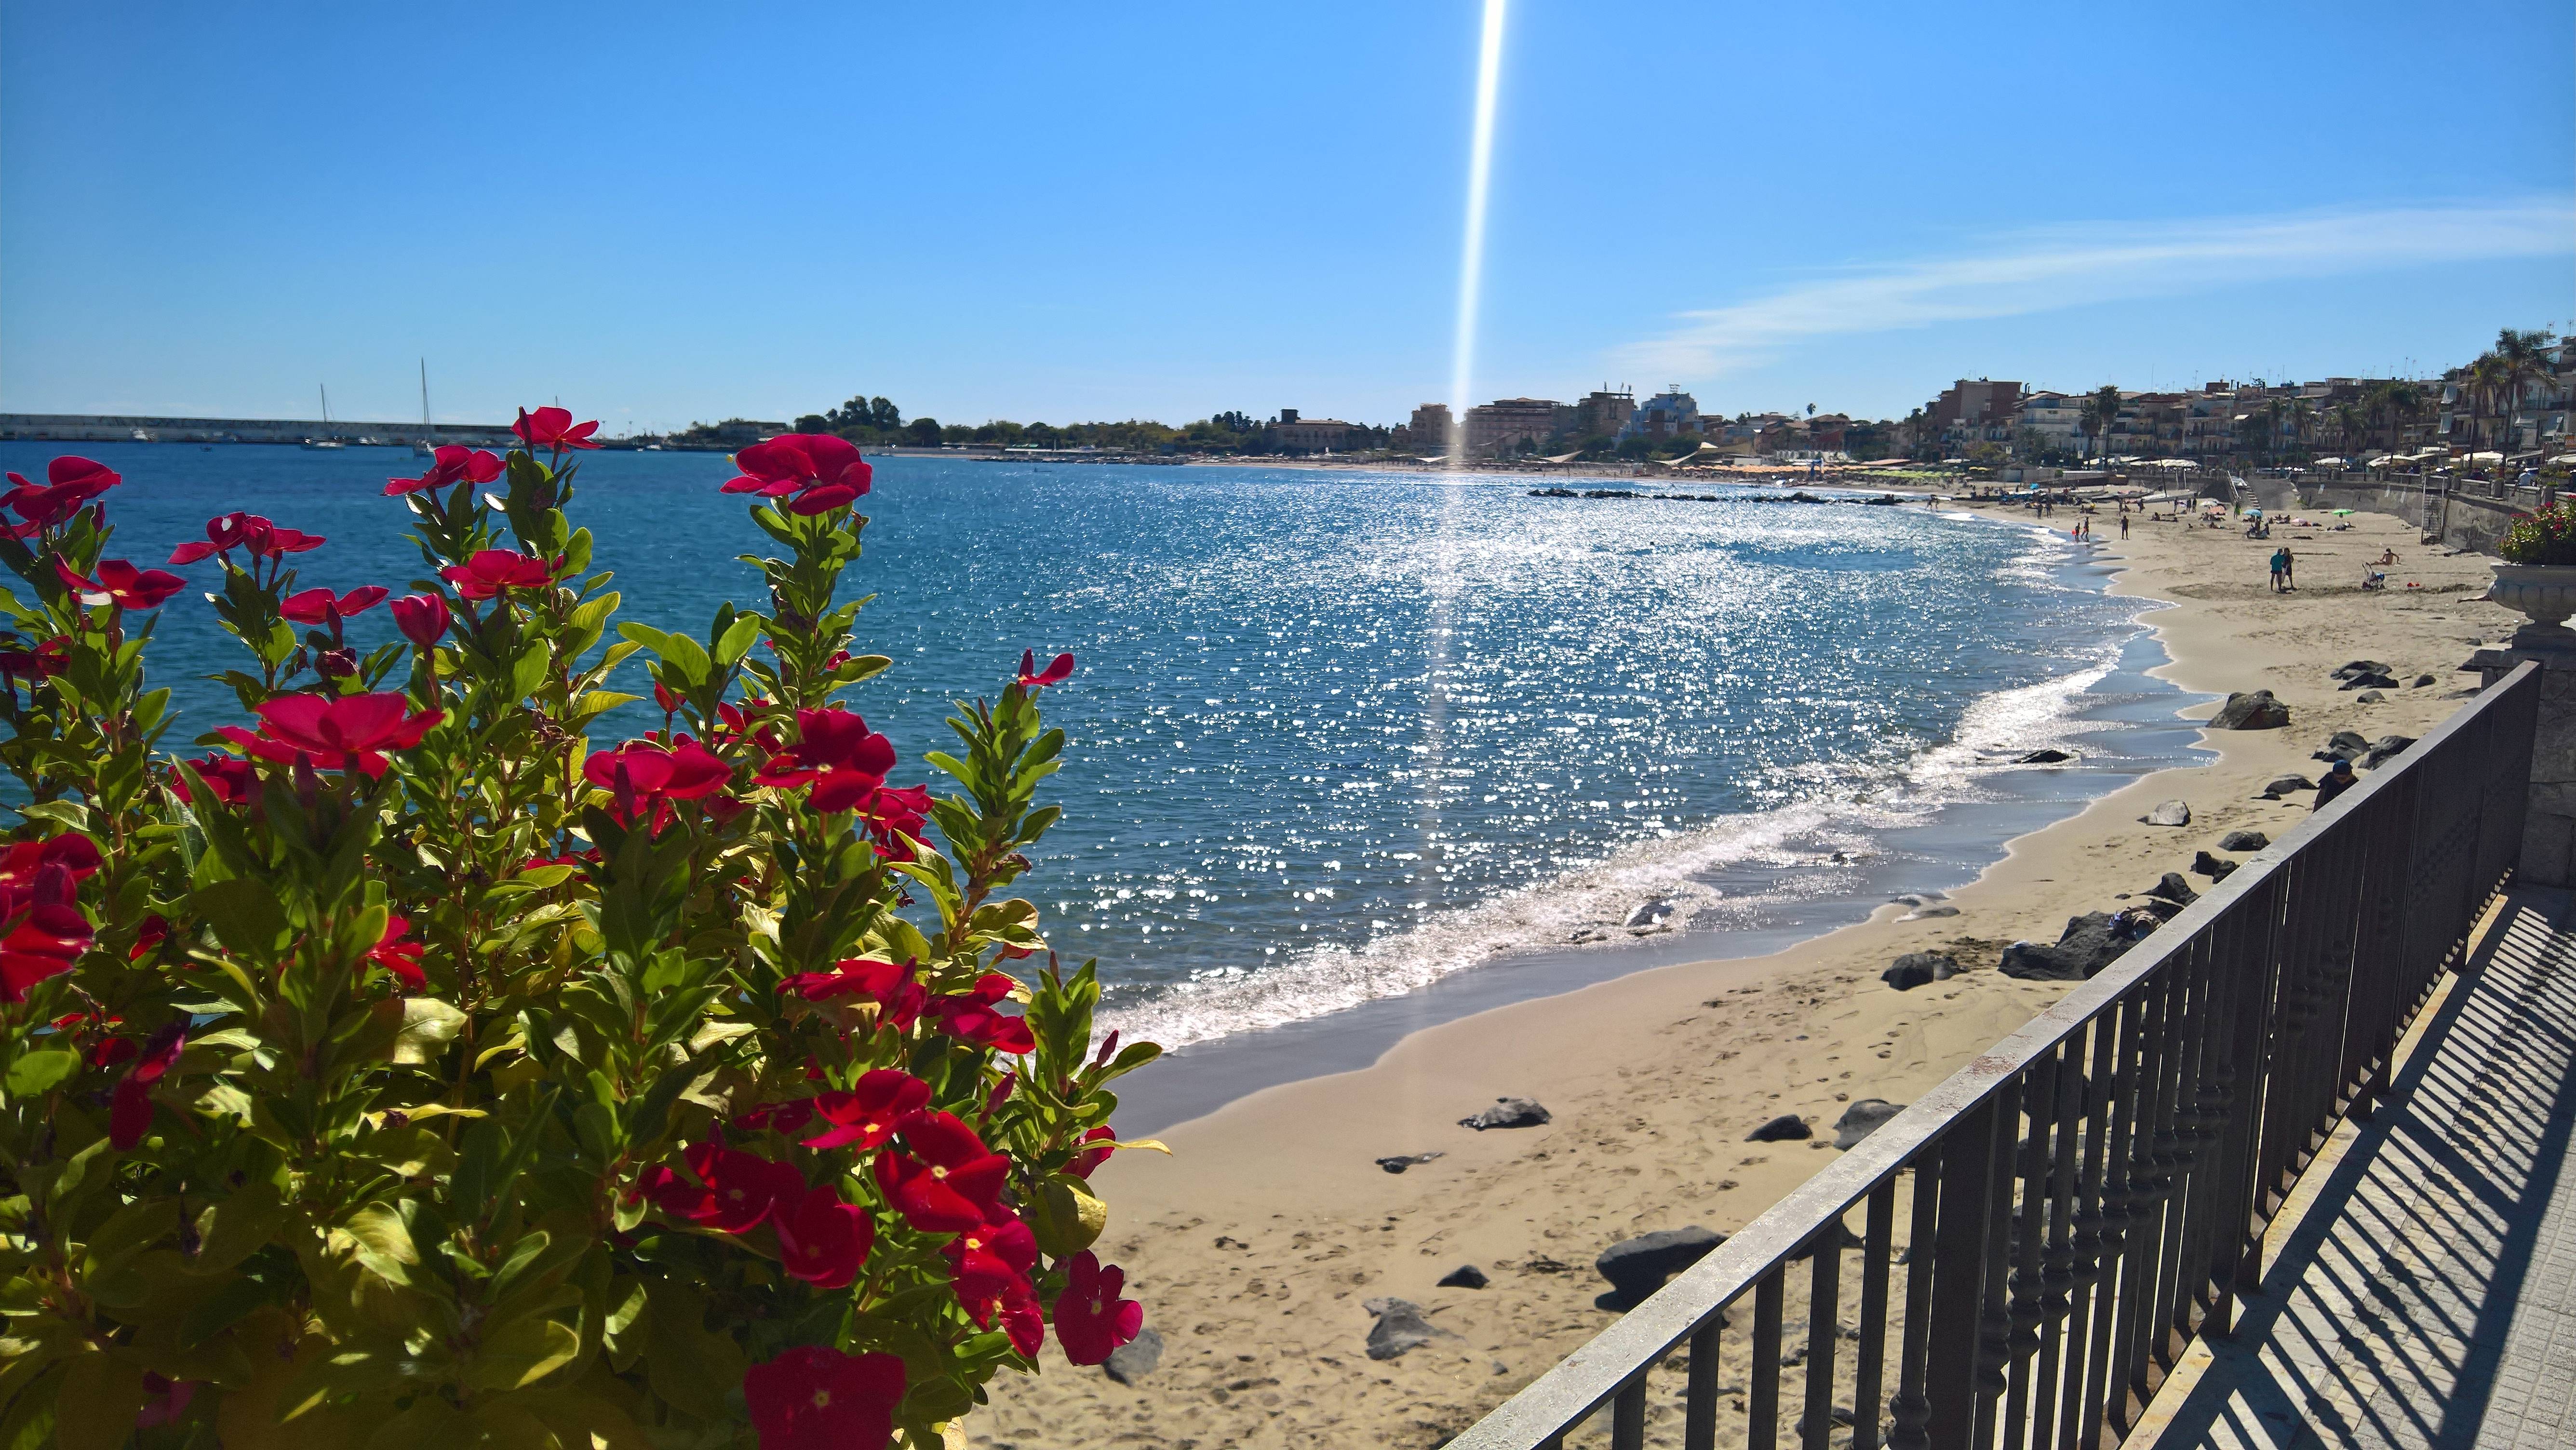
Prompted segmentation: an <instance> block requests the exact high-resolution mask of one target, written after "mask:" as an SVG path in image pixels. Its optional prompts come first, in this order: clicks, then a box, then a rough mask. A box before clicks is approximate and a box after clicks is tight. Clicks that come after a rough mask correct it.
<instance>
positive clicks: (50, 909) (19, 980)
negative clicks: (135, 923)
mask: <svg viewBox="0 0 2576 1450" xmlns="http://www.w3.org/2000/svg"><path fill="white" fill-rule="evenodd" d="M98 865H99V855H98V843H97V842H95V841H92V840H91V839H90V838H89V837H87V836H83V835H77V834H69V835H61V836H56V837H53V838H52V839H51V840H46V841H18V842H15V843H12V844H11V845H10V847H9V849H8V851H7V853H6V854H5V855H0V1002H23V1001H25V1000H27V992H28V990H29V989H31V988H33V987H34V986H35V985H36V984H37V983H39V982H42V981H46V980H48V979H50V978H53V977H59V976H61V975H62V974H63V973H65V972H68V971H70V970H71V969H72V964H73V963H74V962H77V961H79V960H80V959H81V957H82V955H83V954H85V953H87V952H88V951H89V949H90V947H91V945H92V944H93V943H95V942H96V941H97V940H98V933H97V930H96V929H95V928H93V927H92V926H91V925H90V921H89V918H88V917H87V916H84V915H82V914H81V909H80V904H79V899H78V896H77V894H76V893H75V891H74V887H75V886H76V885H77V883H79V882H80V881H81V880H82V879H84V878H85V877H87V876H89V875H90V874H91V873H92V872H94V871H96V870H98Z"/></svg>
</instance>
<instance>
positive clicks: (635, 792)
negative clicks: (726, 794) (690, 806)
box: [581, 735, 733, 826]
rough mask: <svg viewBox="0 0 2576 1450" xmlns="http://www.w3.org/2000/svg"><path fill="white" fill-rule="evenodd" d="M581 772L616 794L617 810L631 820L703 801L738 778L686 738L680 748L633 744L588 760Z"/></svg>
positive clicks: (649, 742) (654, 743) (643, 742)
mask: <svg viewBox="0 0 2576 1450" xmlns="http://www.w3.org/2000/svg"><path fill="white" fill-rule="evenodd" d="M581 773H582V776H583V777H584V778H585V779H587V780H588V781H589V782H590V783H591V784H592V785H595V786H599V787H601V788H602V789H604V790H609V791H613V792H615V793H616V796H617V812H618V814H619V815H620V816H621V817H623V818H624V819H625V820H627V821H629V822H632V821H634V820H635V819H636V818H637V816H639V815H640V814H642V810H643V807H645V806H647V805H650V806H653V807H655V813H656V815H657V816H658V815H659V814H660V807H662V806H664V805H665V804H667V803H668V802H671V801H693V800H702V799H704V798H706V797H707V796H711V795H714V794H715V793H716V792H717V791H720V790H722V789H724V788H725V786H726V784H727V783H728V782H730V781H731V780H732V779H733V767H732V766H730V765H727V764H725V763H724V762H723V761H722V760H720V759H718V758H717V757H716V756H715V755H714V754H712V753H711V752H709V751H708V749H707V748H706V747H705V746H703V745H700V744H699V743H698V742H696V741H694V740H691V739H690V738H689V737H687V736H686V735H683V736H681V737H680V741H679V744H677V745H664V744H662V743H661V742H660V741H658V740H629V741H627V742H626V743H625V744H623V745H620V746H618V747H617V748H616V749H615V750H609V751H603V752H601V753H600V754H597V755H593V756H591V757H590V758H589V759H587V760H584V761H583V762H582V763H581ZM656 824H657V826H658V824H659V822H658V820H657V822H656Z"/></svg>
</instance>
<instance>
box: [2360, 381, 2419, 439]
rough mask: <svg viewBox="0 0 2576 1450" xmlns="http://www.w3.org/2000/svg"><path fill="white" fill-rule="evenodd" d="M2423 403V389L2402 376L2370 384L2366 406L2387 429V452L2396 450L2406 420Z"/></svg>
mask: <svg viewBox="0 0 2576 1450" xmlns="http://www.w3.org/2000/svg"><path fill="white" fill-rule="evenodd" d="M2423 403H2424V392H2423V390H2422V389H2421V388H2418V387H2416V386H2415V385H2414V384H2413V383H2410V382H2408V381H2406V380H2405V379H2404V378H2390V379H2388V380H2387V381H2385V382H2378V383H2373V384H2371V386H2370V393H2369V395H2368V406H2369V409H2370V411H2371V413H2372V414H2373V415H2374V416H2375V417H2377V418H2378V419H2379V420H2380V421H2381V423H2383V424H2384V425H2386V427H2387V429H2388V448H2387V451H2388V452H2390V453H2394V452H2396V451H2397V444H2398V440H2399V438H2400V437H2401V435H2402V434H2403V433H2404V431H2405V427H2406V423H2407V420H2409V419H2411V418H2413V417H2414V416H2415V410H2416V409H2417V408H2419V407H2422V406H2423Z"/></svg>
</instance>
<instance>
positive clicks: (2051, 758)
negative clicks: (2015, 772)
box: [2013, 750, 2075, 765]
mask: <svg viewBox="0 0 2576 1450" xmlns="http://www.w3.org/2000/svg"><path fill="white" fill-rule="evenodd" d="M2074 758H2075V756H2074V754H2073V753H2072V752H2069V751H2064V750H2034V751H2032V752H2031V753H2030V754H2028V755H2025V756H2023V757H2021V758H2020V759H2019V760H2016V761H2014V762H2013V763H2014V764H2015V765H2063V764H2064V763H2066V762H2067V761H2070V760H2073V759H2074Z"/></svg>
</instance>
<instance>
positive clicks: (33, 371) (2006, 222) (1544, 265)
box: [0, 0, 2576, 432]
mask: <svg viewBox="0 0 2576 1450" xmlns="http://www.w3.org/2000/svg"><path fill="white" fill-rule="evenodd" d="M1477 24H1478V11H1477V7H1476V6H1475V5H1474V4H1471V3H1436V4H1435V3H1404V4H1397V5H1387V4H1383V3H1378V4H1345V3H1336V0H1310V3H1307V4H1303V5H1299V6H1295V7H1285V6H1281V7H1272V6H1258V7H1256V6H1246V5H1180V4H1170V5H1158V4H1123V5H1108V6H1066V5H1036V4H1029V5H1013V4H984V5H974V6H936V7H932V6H919V7H907V8H897V7H890V6H881V5H865V4H851V3H841V4H812V5H802V4H792V3H766V4H760V5H741V6H717V5H703V4H701V5H657V4H649V3H628V4H621V5H615V6H610V5H571V4H553V3H536V0H529V3H520V4H513V5H490V6H484V5H472V4H441V3H428V0H424V3H420V4H415V5H408V6H381V5H346V4H335V5H301V4H289V3H264V4H258V5H221V6H212V5H181V4H178V3H175V0H168V3H159V4H133V3H123V0H83V3H77V4H74V3H60V0H6V3H5V4H0V218H5V221H0V408H5V409H8V410H12V411H80V412H93V411H143V412H166V413H181V414H213V415H248V416H309V414H310V409H311V407H312V405H313V399H314V388H315V385H316V384H317V383H328V384H329V385H330V388H331V398H332V404H333V412H334V413H335V414H337V415H340V416H344V417H363V418H401V417H404V416H407V415H410V414H413V413H415V412H416V411H417V408H418V401H417V395H416V382H415V377H414V368H415V363H416V360H417V359H419V358H421V357H423V356H426V357H427V359H428V361H429V369H430V379H431V388H432V394H433V399H432V400H433V403H434V404H435V406H436V411H437V412H438V414H439V415H440V416H441V417H442V418H449V419H457V420H467V419H490V418H497V417H503V416H506V415H507V413H508V410H509V408H510V407H511V406H512V405H513V404H515V403H520V402H539V401H546V400H550V399H552V398H555V397H557V396H560V397H561V398H562V400H563V401H564V402H565V404H567V405H568V406H572V407H575V408H576V409H577V410H579V411H580V412H581V413H582V415H583V416H598V417H601V418H603V419H605V420H607V422H608V427H609V430H610V431H612V432H614V431H620V430H622V429H624V428H627V427H630V426H643V425H652V426H666V425H675V424H681V423H686V422H688V421H690V420H692V419H697V418H707V419H712V418H718V417H723V416H729V415H737V414H739V415H748V416H753V417H768V418H785V417H792V416H793V415H794V414H795V413H798V412H802V411H808V410H816V409H820V408H822V407H825V406H828V405H830V404H832V403H834V402H837V401H838V400H840V399H841V398H844V397H846V396H848V395H850V394H851V393H853V392H859V391H865V392H869V393H882V394H885V395H888V396H890V397H892V398H894V399H895V401H896V402H897V403H898V404H899V405H901V406H902V408H903V409H904V411H905V413H906V414H907V415H913V414H922V413H929V414H933V415H935V416H937V417H939V418H941V419H942V420H943V421H949V422H957V421H965V422H976V421H981V420H983V419H986V418H994V417H1008V418H1016V419H1020V420H1022V421H1027V420H1030V419H1033V418H1043V419H1045V420H1047V421H1051V422H1063V421H1068V420H1073V419H1086V418H1125V417H1156V418H1161V419H1163V420H1165V421H1169V422H1182V421H1187V420H1188V419H1191V418H1197V417H1203V416H1206V415H1207V414H1209V413H1211V412H1215V411H1218V410H1222V409H1228V408H1240V409H1243V410H1245V411H1247V412H1252V413H1255V414H1263V415H1266V414H1269V413H1272V412H1275V411H1277V410H1278V409H1279V408H1281V407H1294V408H1301V409H1303V410H1305V411H1306V412H1307V413H1308V414H1309V415H1310V416H1311V415H1332V416H1338V417H1345V418H1357V419H1362V420H1367V421H1373V422H1382V423H1383V422H1395V421H1401V419H1402V417H1403V416H1404V414H1405V413H1406V412H1407V411H1408V410H1409V409H1410V408H1411V407H1412V406H1413V405H1414V404H1416V403H1418V402H1422V401H1425V400H1429V399H1435V398H1440V397H1443V396H1444V395H1445V393H1446V391H1447V388H1448V380H1449V375H1450V358H1449V344H1450V338H1451V335H1452V328H1453V323H1454V320H1455V318H1454V312H1455V295H1454V294H1455V285H1456V281H1455V279H1456V275H1457V268H1458V248H1459V233H1460V225H1461V212H1462V207H1463V193H1464V187H1465V169H1466V158H1467V151H1468V141H1469V138H1468V122H1469V115H1470V109H1471V104H1472V100H1473V93H1474V81H1475V76H1474V62H1475V44H1476V35H1477ZM2571 53H2576V7H2570V6H2568V5H2567V4H2565V3H2564V0H2547V3H2537V0H2534V3H2523V0H2512V3H2456V4H2451V5H2445V6H2439V7H2435V6H2426V5H2422V4H2420V3H2416V4H2402V5H2401V4H2381V3H2344V4H2331V5H2328V4H2270V5H2259V6H2221V5H2208V6H2193V7H2131V6H2118V7H2095V6H2051V7H2038V6H1979V5H1968V4H1950V5H1942V6H1914V5H1897V4H1892V3H1891V4H1885V5H1836V4H1820V5H1798V6H1782V5H1771V6H1749V5H1699V4H1682V3H1675V4H1663V5H1655V6H1642V5H1639V6H1611V5H1602V4H1574V3H1570V0H1519V3H1517V4H1516V5H1515V6H1514V8H1513V10H1512V11H1511V13H1510V16H1509V22H1508V29H1507V32H1506V40H1505V44H1504V53H1503V70H1502V91H1501V102H1500V110H1499V125H1498V129H1497V135H1496V138H1495V153H1494V176H1493V212H1492V218H1491V222H1490V233H1489V238H1490V239H1489V243H1488V247H1489V251H1488V255H1487V262H1486V273H1485V275H1486V303H1485V311H1484V315H1483V321H1482V325H1481V329H1480V337H1481V345H1480V349H1479V356H1478V358H1477V361H1476V366H1475V369H1474V377H1475V380H1476V382H1475V391H1476V392H1477V394H1478V395H1479V396H1508V395H1515V394H1523V393H1528V394H1537V395H1541V396H1552V397H1559V398H1564V397H1571V396H1575V395H1577V394H1578V393H1579V392H1580V391H1581V390H1583V389H1585V388H1588V387H1591V386H1595V385H1598V384H1600V383H1602V382H1604V381H1609V382H1620V381H1625V382H1630V383H1634V384H1636V385H1638V386H1639V388H1640V390H1641V391H1643V390H1646V389H1650V388H1652V387H1655V386H1657V385H1660V384H1663V383H1666V382H1681V383H1684V384H1686V385H1688V386H1690V387H1691V388H1693V389H1694V391H1695V392H1696V393H1697V394H1698V396H1699V399H1700V401H1701V404H1702V406H1703V407H1706V408H1711V409H1715V410H1721V411H1725V412H1729V413H1732V412H1736V411H1740V410H1744V409H1762V408H1773V407H1778V408H1794V407H1800V406H1803V405H1804V404H1807V403H1810V402H1812V403H1816V404H1819V405H1821V406H1822V407H1824V408H1826V409H1836V408H1840V409H1845V410H1849V411H1852V412H1855V413H1864V414H1875V415H1884V414H1901V413H1903V412H1904V411H1905V409H1906V408H1907V407H1909V406H1911V405H1913V404H1916V403H1919V402H1921V401H1923V400H1924V399H1925V398H1926V397H1928V396H1929V395H1930V394H1931V393H1932V392H1934V391H1935V390H1937V389H1938V388H1939V387H1941V386H1942V385H1943V384H1945V383H1946V382H1947V381H1949V380H1950V379H1951V378H1954V377H1957V376H1960V375H1963V374H1965V375H1969V376H1979V375H1983V376H1993V377H2017V378H2022V379H2025V380H2027V381H2031V382H2034V383H2039V384H2044V385H2049V386H2056V387H2061V388H2069V389H2072V388H2079V387H2088V386H2093V385H2097V384H2099V383H2101V382H2104V381H2117V382H2119V383H2121V384H2122V385H2124V386H2130V387H2145V386H2149V385H2150V384H2154V385H2162V386H2172V385H2174V384H2176V383H2187V382H2197V381H2199V380H2201V379H2204V378H2208V377H2214V376H2228V377H2242V376H2247V375H2262V376H2267V377H2279V376H2284V375H2294V376H2302V377H2313V376H2322V375H2326V374H2329V373H2355V372H2385V371H2389V370H2392V369H2397V368H2402V367H2407V366H2410V364H2411V366H2412V367H2413V368H2415V369H2419V370H2421V369H2431V368H2437V367H2439V366H2442V365H2445V364H2448V363H2453V362H2457V361H2460V360H2462V359H2463V358H2465V357H2466V356H2468V355H2469V354H2471V353H2473V352H2474V351H2475V350H2476V348H2477V347H2478V346H2479V345H2480V344H2481V343H2482V342H2484V341H2486V340H2488V339H2490V338H2492V336H2493V335H2494V333H2495V330H2496V329H2497V328H2498V327H2499V326H2503V325H2507V324H2511V325H2515V326H2532V325H2540V324H2550V325H2556V326H2559V327H2562V328H2564V327H2566V326H2567V325H2568V323H2569V321H2570V319H2571V318H2576V101H2571V95H2570V85H2569V73H2568V63H2567V58H2568V56H2569V55H2570V54H2571Z"/></svg>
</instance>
